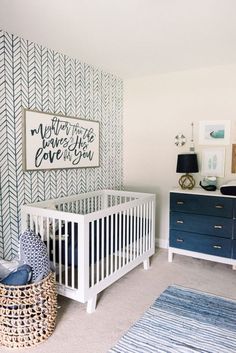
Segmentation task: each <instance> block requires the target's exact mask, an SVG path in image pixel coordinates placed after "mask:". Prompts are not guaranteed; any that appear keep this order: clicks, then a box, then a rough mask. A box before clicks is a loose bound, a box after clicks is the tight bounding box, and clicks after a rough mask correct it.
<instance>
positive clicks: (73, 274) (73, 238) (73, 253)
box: [70, 222, 78, 288]
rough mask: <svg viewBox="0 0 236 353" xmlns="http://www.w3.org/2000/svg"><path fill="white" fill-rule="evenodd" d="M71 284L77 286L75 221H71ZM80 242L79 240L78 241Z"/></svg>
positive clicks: (73, 286)
mask: <svg viewBox="0 0 236 353" xmlns="http://www.w3.org/2000/svg"><path fill="white" fill-rule="evenodd" d="M71 227H72V228H71V251H70V255H71V286H72V288H75V251H74V249H75V223H74V222H72V223H71ZM77 244H78V242H77Z"/></svg>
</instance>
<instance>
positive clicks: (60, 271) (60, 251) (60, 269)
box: [59, 219, 62, 284]
mask: <svg viewBox="0 0 236 353" xmlns="http://www.w3.org/2000/svg"><path fill="white" fill-rule="evenodd" d="M61 253H62V247H61V219H59V283H60V284H62V268H61V265H62V264H61Z"/></svg>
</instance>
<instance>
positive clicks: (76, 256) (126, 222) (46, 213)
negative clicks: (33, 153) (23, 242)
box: [22, 190, 155, 302]
mask: <svg viewBox="0 0 236 353" xmlns="http://www.w3.org/2000/svg"><path fill="white" fill-rule="evenodd" d="M29 228H30V229H32V230H34V232H35V233H36V234H39V235H40V236H41V238H42V240H43V241H44V242H45V244H46V246H47V249H48V254H49V256H50V259H51V263H52V265H53V266H54V268H55V269H56V273H57V282H58V290H59V293H60V294H63V295H66V296H68V297H70V298H73V299H76V300H78V301H81V302H86V301H88V300H90V299H91V298H94V297H95V296H96V295H97V293H98V292H100V291H101V290H103V289H104V288H106V287H107V286H109V285H110V284H111V283H113V282H114V281H116V280H117V279H118V278H120V277H121V276H123V275H124V274H125V273H127V272H128V271H129V270H131V269H132V268H134V267H135V266H137V265H138V264H139V263H141V262H143V261H146V260H147V259H148V258H149V257H150V256H151V255H152V254H153V253H154V251H155V196H154V195H152V194H143V193H133V192H124V191H114V190H105V191H97V192H92V193H87V194H82V195H74V196H71V197H65V198H60V199H54V200H49V201H42V202H39V203H34V204H31V205H24V206H23V207H22V231H24V230H25V229H29Z"/></svg>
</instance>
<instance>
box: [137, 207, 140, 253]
mask: <svg viewBox="0 0 236 353" xmlns="http://www.w3.org/2000/svg"><path fill="white" fill-rule="evenodd" d="M139 210H140V206H139V205H138V207H137V256H139V255H140V252H139V251H140V246H139V245H140V241H139V239H140V212H139Z"/></svg>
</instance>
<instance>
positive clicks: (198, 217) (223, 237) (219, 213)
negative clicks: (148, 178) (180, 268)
mask: <svg viewBox="0 0 236 353" xmlns="http://www.w3.org/2000/svg"><path fill="white" fill-rule="evenodd" d="M174 253H176V254H181V255H188V256H192V257H197V258H201V259H206V260H212V261H216V262H222V263H226V264H230V265H232V266H233V268H234V269H236V197H228V196H224V195H221V194H220V193H219V192H218V191H216V192H206V191H204V190H202V189H194V191H182V190H176V191H171V192H170V232H169V255H168V257H169V261H170V262H171V261H172V259H173V254H174Z"/></svg>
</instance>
